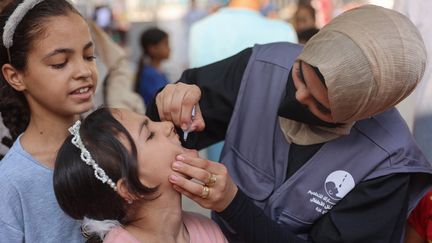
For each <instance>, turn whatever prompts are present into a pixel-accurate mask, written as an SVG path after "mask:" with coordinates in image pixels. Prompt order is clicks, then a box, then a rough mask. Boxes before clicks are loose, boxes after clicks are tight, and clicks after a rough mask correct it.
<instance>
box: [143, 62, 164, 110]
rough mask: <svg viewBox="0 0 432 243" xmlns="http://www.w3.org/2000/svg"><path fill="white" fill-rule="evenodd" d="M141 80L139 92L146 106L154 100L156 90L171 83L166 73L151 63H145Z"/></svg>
mask: <svg viewBox="0 0 432 243" xmlns="http://www.w3.org/2000/svg"><path fill="white" fill-rule="evenodd" d="M139 82H140V83H139V93H140V95H141V96H142V97H143V99H144V102H145V104H146V106H148V105H149V103H150V101H152V99H153V97H154V96H155V94H156V92H157V91H158V90H159V89H160V88H162V87H164V86H165V85H167V84H168V83H169V81H168V79H167V77H166V76H165V74H163V73H161V72H160V71H158V70H157V69H156V68H154V67H152V66H150V65H144V67H143V69H142V70H141V73H140V80H139Z"/></svg>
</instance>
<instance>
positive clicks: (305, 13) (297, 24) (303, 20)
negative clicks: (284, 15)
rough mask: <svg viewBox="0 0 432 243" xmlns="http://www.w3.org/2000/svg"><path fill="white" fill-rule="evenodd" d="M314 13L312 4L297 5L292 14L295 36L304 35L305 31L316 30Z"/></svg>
mask: <svg viewBox="0 0 432 243" xmlns="http://www.w3.org/2000/svg"><path fill="white" fill-rule="evenodd" d="M315 15H316V13H315V9H314V8H313V7H312V5H309V4H299V5H298V6H297V11H296V12H295V14H294V28H295V30H296V32H297V36H299V35H302V36H304V35H305V33H304V32H305V31H309V32H314V30H315V33H316V32H318V29H317V27H316V17H315ZM311 37H312V36H311ZM309 38H310V37H309Z"/></svg>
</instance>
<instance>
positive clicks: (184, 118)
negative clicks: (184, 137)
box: [156, 82, 205, 131]
mask: <svg viewBox="0 0 432 243" xmlns="http://www.w3.org/2000/svg"><path fill="white" fill-rule="evenodd" d="M200 98H201V90H200V88H199V87H198V86H196V85H193V84H184V83H180V82H179V83H175V84H168V85H166V86H165V88H164V89H163V90H162V91H161V92H159V93H158V95H157V96H156V106H157V109H158V112H159V117H160V119H161V121H171V122H173V123H174V125H175V126H177V127H180V128H181V129H182V130H183V131H186V130H190V131H202V130H204V127H205V123H204V119H203V117H202V113H201V109H200V107H199V103H198V102H199V100H200ZM194 106H195V117H194V119H193V120H192V108H193V107H194ZM191 122H192V123H191ZM189 124H190V127H189Z"/></svg>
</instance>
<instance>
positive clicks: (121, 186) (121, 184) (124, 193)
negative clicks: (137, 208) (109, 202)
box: [116, 179, 136, 204]
mask: <svg viewBox="0 0 432 243" xmlns="http://www.w3.org/2000/svg"><path fill="white" fill-rule="evenodd" d="M116 186H117V193H118V194H119V195H120V197H122V198H123V199H124V200H125V201H126V202H128V203H129V204H132V202H133V201H134V200H136V197H135V196H134V195H132V194H131V193H130V192H129V190H128V188H127V186H126V182H125V180H124V179H120V180H118V181H117V184H116Z"/></svg>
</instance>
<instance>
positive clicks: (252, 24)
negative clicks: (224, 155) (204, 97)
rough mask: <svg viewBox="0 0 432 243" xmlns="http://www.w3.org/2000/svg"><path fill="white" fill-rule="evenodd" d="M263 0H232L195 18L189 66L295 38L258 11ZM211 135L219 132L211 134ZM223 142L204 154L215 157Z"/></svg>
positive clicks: (285, 25)
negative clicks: (211, 12) (205, 15)
mask: <svg viewBox="0 0 432 243" xmlns="http://www.w3.org/2000/svg"><path fill="white" fill-rule="evenodd" d="M265 2H266V1H264V0H232V1H230V2H229V4H228V6H227V7H223V8H221V9H219V11H217V12H216V13H214V14H212V15H210V16H208V17H206V18H204V19H202V20H200V21H198V22H196V23H195V24H194V25H193V26H192V29H191V31H190V37H189V38H190V39H189V59H190V60H189V61H190V66H191V67H199V66H204V65H207V64H209V63H212V62H216V61H219V60H222V59H224V58H226V57H229V56H232V55H234V54H236V53H237V52H239V51H241V50H243V49H244V48H247V47H251V46H253V45H255V44H266V43H270V42H279V41H288V42H294V43H296V42H297V36H296V33H295V31H294V29H293V27H292V26H291V25H290V24H288V23H286V22H284V21H282V20H274V19H268V18H266V17H265V16H263V15H262V14H261V13H260V10H261V9H262V8H263V6H264V5H263V4H265ZM214 136H215V137H217V136H219V134H214ZM222 146H223V143H222V142H221V143H218V144H216V145H214V146H212V147H210V148H208V150H207V152H208V155H207V156H208V158H209V159H210V160H213V161H219V156H220V153H221V150H222Z"/></svg>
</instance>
